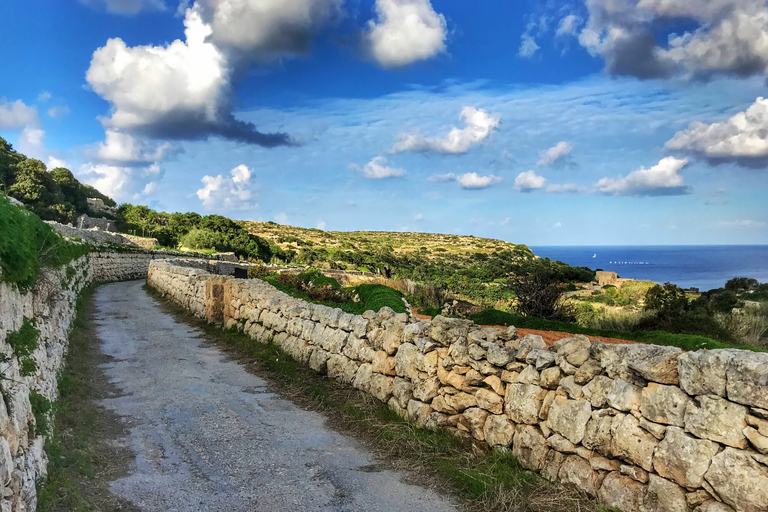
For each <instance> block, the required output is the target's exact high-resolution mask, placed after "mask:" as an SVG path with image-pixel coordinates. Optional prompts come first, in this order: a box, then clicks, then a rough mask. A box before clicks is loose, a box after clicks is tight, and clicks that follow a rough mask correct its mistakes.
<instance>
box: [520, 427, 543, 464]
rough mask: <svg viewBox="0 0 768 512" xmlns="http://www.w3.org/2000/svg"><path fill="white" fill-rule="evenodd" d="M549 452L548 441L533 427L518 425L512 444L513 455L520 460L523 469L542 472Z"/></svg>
mask: <svg viewBox="0 0 768 512" xmlns="http://www.w3.org/2000/svg"><path fill="white" fill-rule="evenodd" d="M548 452H549V447H548V446H547V440H546V438H545V437H544V435H543V434H542V433H541V431H540V430H539V429H538V428H536V427H534V426H533V425H518V426H517V428H516V429H515V437H514V440H513V442H512V455H514V456H515V457H517V458H518V459H520V463H521V464H522V465H523V467H526V468H528V469H535V470H540V469H542V468H543V467H544V460H545V459H546V457H547V453H548Z"/></svg>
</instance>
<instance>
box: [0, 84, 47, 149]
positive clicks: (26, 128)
mask: <svg viewBox="0 0 768 512" xmlns="http://www.w3.org/2000/svg"><path fill="white" fill-rule="evenodd" d="M0 130H21V133H20V134H19V140H18V144H17V146H18V147H17V149H18V150H19V151H21V152H22V153H26V154H28V155H29V156H31V157H38V158H40V157H42V156H43V154H44V153H45V149H44V141H43V139H44V137H45V130H43V129H42V128H41V126H40V118H39V117H38V115H37V109H36V108H35V107H30V106H28V105H26V104H25V103H24V102H23V101H21V100H16V101H5V100H4V99H2V98H0Z"/></svg>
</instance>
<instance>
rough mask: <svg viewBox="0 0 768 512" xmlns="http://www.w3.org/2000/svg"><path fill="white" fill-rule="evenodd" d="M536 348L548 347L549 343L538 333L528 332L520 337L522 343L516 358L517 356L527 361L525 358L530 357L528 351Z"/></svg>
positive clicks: (543, 348) (544, 348)
mask: <svg viewBox="0 0 768 512" xmlns="http://www.w3.org/2000/svg"><path fill="white" fill-rule="evenodd" d="M535 349H542V350H546V349H547V344H546V343H545V342H544V338H542V337H541V336H539V335H538V334H526V335H525V336H523V337H522V338H520V344H519V345H518V349H517V352H516V353H515V358H517V360H518V361H525V358H526V357H528V353H529V352H530V351H531V350H535Z"/></svg>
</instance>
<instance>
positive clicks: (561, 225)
mask: <svg viewBox="0 0 768 512" xmlns="http://www.w3.org/2000/svg"><path fill="white" fill-rule="evenodd" d="M552 227H553V228H555V229H560V228H561V227H563V223H562V222H555V225H554V226H552Z"/></svg>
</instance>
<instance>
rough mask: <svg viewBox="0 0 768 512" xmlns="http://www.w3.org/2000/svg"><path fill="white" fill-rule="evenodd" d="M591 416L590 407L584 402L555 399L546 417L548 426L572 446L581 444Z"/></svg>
mask: <svg viewBox="0 0 768 512" xmlns="http://www.w3.org/2000/svg"><path fill="white" fill-rule="evenodd" d="M591 416H592V406H591V405H590V403H589V402H588V401H586V400H568V399H566V398H563V397H557V396H556V397H555V400H554V402H552V405H551V406H550V408H549V414H548V416H547V424H548V426H549V427H550V428H551V429H552V430H554V431H555V432H557V433H559V434H561V435H563V436H564V437H565V438H566V439H568V440H569V441H570V442H572V443H573V444H579V443H581V441H582V439H584V434H585V432H586V429H587V422H588V421H589V419H590V417H591Z"/></svg>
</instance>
